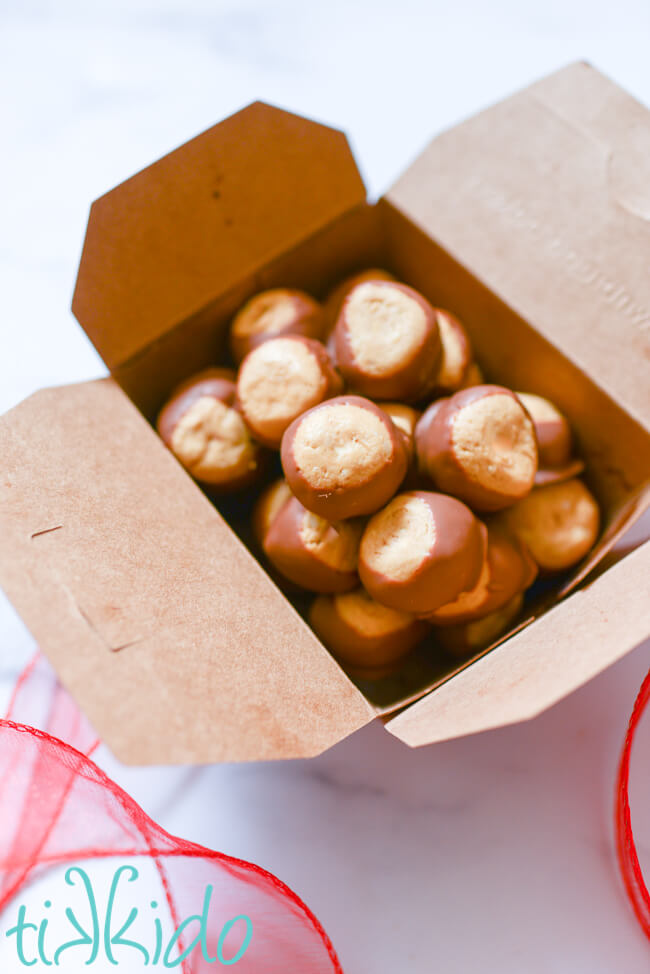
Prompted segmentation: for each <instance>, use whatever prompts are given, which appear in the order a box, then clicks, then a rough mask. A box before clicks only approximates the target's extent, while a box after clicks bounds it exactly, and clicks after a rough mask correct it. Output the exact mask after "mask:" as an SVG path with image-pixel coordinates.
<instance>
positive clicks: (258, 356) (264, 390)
mask: <svg viewBox="0 0 650 974" xmlns="http://www.w3.org/2000/svg"><path fill="white" fill-rule="evenodd" d="M326 384H327V380H326V378H325V376H324V375H323V371H322V369H321V365H320V362H319V361H318V359H317V358H316V356H315V355H313V354H312V352H311V351H310V349H309V347H308V346H307V345H305V344H304V343H303V342H301V341H297V340H296V339H293V338H275V339H273V340H272V341H268V342H265V343H264V344H263V345H258V347H257V348H256V349H254V350H253V351H252V352H251V353H250V354H249V355H248V357H247V358H246V359H245V360H244V363H243V365H242V367H241V369H240V372H239V380H238V393H239V397H240V399H241V402H242V403H243V406H244V409H245V412H246V415H247V417H250V418H251V420H252V422H259V423H260V425H265V424H268V423H278V422H287V425H288V423H289V422H291V420H293V419H294V417H296V416H299V415H300V413H302V412H304V411H305V410H306V409H309V407H310V406H313V405H315V403H316V402H318V401H319V399H320V397H321V396H322V395H323V394H324V392H325V387H326Z"/></svg>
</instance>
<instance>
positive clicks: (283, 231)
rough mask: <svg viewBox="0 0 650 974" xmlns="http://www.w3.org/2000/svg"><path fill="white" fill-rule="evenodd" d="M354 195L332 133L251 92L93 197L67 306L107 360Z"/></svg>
mask: <svg viewBox="0 0 650 974" xmlns="http://www.w3.org/2000/svg"><path fill="white" fill-rule="evenodd" d="M365 195H366V194H365V189H364V186H363V182H362V180H361V177H360V175H359V172H358V170H357V167H356V164H355V162H354V159H353V157H352V154H351V152H350V149H349V146H348V143H347V140H346V138H345V136H344V135H343V134H342V133H341V132H337V131H335V130H334V129H331V128H326V127H325V126H323V125H319V124H317V123H315V122H311V121H308V120H307V119H304V118H301V117H299V116H297V115H292V114H290V113H288V112H284V111H281V110H280V109H277V108H273V107H271V106H269V105H265V104H263V103H261V102H256V103H254V104H252V105H249V106H248V107H247V108H245V109H243V110H242V111H240V112H238V113H237V114H235V115H232V116H231V117H230V118H228V119H226V120H225V121H224V122H221V123H220V124H219V125H215V126H214V127H213V128H211V129H208V131H206V132H203V133H202V134H201V135H199V136H197V137H196V138H195V139H192V140H191V141H190V142H187V143H186V144H185V145H183V146H181V147H180V148H178V149H177V150H176V151H175V152H172V153H170V154H169V155H167V156H165V157H164V158H163V159H160V160H159V161H158V162H156V163H154V164H153V165H152V166H149V167H148V168H147V169H144V170H143V171H142V172H140V173H138V174H137V175H135V176H133V177H132V178H131V179H129V180H127V181H126V182H125V183H122V184H121V185H120V186H118V187H116V188H115V189H113V190H112V191H111V192H110V193H107V194H106V195H105V196H102V197H101V198H100V199H98V200H96V201H95V203H93V205H92V208H91V211H90V217H89V221H88V229H87V233H86V240H85V243H84V249H83V253H82V257H81V265H80V268H79V276H78V279H77V286H76V290H75V294H74V299H73V305H72V307H73V311H74V313H75V315H76V316H77V318H78V319H79V321H80V323H81V325H82V326H83V328H84V329H85V331H86V332H87V334H88V336H89V337H90V339H91V341H92V342H93V344H94V345H95V347H96V348H97V350H98V351H99V353H100V355H101V356H102V358H103V359H104V361H105V362H106V364H107V365H108V367H109V368H110V369H111V370H112V369H115V368H116V367H117V366H119V365H123V364H124V363H126V362H127V361H129V360H130V359H132V358H133V356H135V355H136V354H137V353H139V352H141V351H142V350H143V349H144V348H146V347H147V346H148V345H149V344H150V343H151V342H153V341H155V340H156V339H158V338H160V337H161V336H163V335H166V334H167V333H168V332H169V331H170V330H172V329H173V328H175V327H176V326H178V325H179V324H180V323H182V322H183V321H185V320H186V319H188V318H191V317H193V316H195V315H197V314H198V313H199V312H201V313H202V314H209V312H210V310H211V308H212V307H213V305H215V306H216V305H217V304H218V301H219V299H220V298H221V297H222V296H223V295H224V294H226V293H227V292H228V291H230V290H231V289H232V288H234V287H236V286H237V285H238V284H240V283H241V282H242V281H243V280H244V279H245V278H246V277H248V276H249V275H251V274H253V273H254V272H255V271H256V270H259V269H260V268H261V267H263V266H264V265H265V264H266V263H268V262H269V261H271V260H273V259H275V258H276V257H277V256H278V255H279V254H281V253H283V252H285V251H287V250H289V249H291V248H292V247H295V246H296V244H298V243H299V242H300V241H301V240H304V239H306V238H307V237H309V236H311V235H312V234H314V233H316V232H317V231H319V230H321V229H322V228H323V227H324V226H326V225H327V224H329V223H331V222H332V221H334V220H336V219H337V218H338V217H340V216H342V215H343V214H344V213H346V212H348V211H349V210H351V209H352V208H353V207H355V206H358V205H360V204H361V203H363V202H364V201H365ZM215 310H217V309H215Z"/></svg>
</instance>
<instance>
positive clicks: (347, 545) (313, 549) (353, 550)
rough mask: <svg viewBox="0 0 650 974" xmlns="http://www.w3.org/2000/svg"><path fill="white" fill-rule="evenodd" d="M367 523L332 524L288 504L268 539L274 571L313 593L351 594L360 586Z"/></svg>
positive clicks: (267, 550)
mask: <svg viewBox="0 0 650 974" xmlns="http://www.w3.org/2000/svg"><path fill="white" fill-rule="evenodd" d="M362 530H363V523H362V522H361V521H357V520H348V521H337V522H335V523H331V522H330V521H326V520H325V519H324V518H322V517H319V516H318V514H314V513H313V512H312V511H308V510H307V508H306V507H303V505H302V504H301V503H300V501H299V500H298V499H297V498H296V497H291V498H290V499H289V500H288V501H286V502H285V503H284V504H283V505H282V507H281V509H280V510H279V511H278V513H277V514H276V515H275V517H274V518H273V522H272V524H271V526H270V527H269V529H268V531H267V532H266V536H265V538H264V551H265V553H266V556H267V558H268V559H269V561H270V562H271V564H272V565H273V567H274V568H276V569H277V570H278V571H279V572H280V573H281V574H282V575H284V577H285V578H288V579H289V581H291V582H294V583H295V584H296V585H299V586H300V587H301V588H304V589H306V590H307V591H309V592H347V591H349V590H350V589H353V588H356V587H357V585H358V584H359V577H358V575H357V561H358V557H359V542H360V540H361V532H362Z"/></svg>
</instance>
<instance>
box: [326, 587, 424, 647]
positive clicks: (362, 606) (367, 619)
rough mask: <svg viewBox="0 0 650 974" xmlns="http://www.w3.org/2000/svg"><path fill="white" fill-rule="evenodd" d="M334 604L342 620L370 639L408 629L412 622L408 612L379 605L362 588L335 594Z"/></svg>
mask: <svg viewBox="0 0 650 974" xmlns="http://www.w3.org/2000/svg"><path fill="white" fill-rule="evenodd" d="M334 606H335V609H336V612H337V613H338V615H339V618H340V619H341V621H342V622H344V623H345V624H346V625H347V626H349V627H350V629H353V630H354V631H355V632H358V633H359V634H360V635H361V636H367V637H369V638H371V639H373V638H378V637H381V636H386V635H388V634H389V633H393V632H399V630H401V629H408V627H409V626H410V625H411V623H412V622H413V616H412V615H409V613H408V612H400V611H398V610H397V609H389V608H387V606H385V605H380V604H379V602H375V600H374V599H371V598H370V596H369V595H367V594H366V593H365V592H364V591H363V589H361V590H358V591H356V592H346V593H345V594H343V595H337V596H335V597H334Z"/></svg>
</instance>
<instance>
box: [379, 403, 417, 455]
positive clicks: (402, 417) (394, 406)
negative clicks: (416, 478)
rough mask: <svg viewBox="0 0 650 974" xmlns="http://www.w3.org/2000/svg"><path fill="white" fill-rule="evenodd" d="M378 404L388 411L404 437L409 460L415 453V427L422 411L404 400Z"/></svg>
mask: <svg viewBox="0 0 650 974" xmlns="http://www.w3.org/2000/svg"><path fill="white" fill-rule="evenodd" d="M377 405H378V406H379V408H380V409H383V410H384V412H385V413H388V415H389V416H390V418H391V419H392V421H393V423H394V424H395V426H396V427H397V429H398V430H399V431H400V433H401V434H402V436H403V437H404V444H405V446H406V449H407V451H408V455H409V460H410V459H412V457H413V456H414V455H415V427H416V426H417V422H418V420H419V418H420V413H419V412H418V410H417V409H413V407H412V406H407V405H406V403H403V402H378V403H377Z"/></svg>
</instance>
